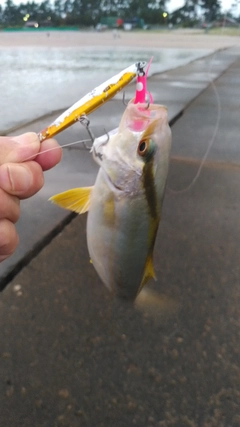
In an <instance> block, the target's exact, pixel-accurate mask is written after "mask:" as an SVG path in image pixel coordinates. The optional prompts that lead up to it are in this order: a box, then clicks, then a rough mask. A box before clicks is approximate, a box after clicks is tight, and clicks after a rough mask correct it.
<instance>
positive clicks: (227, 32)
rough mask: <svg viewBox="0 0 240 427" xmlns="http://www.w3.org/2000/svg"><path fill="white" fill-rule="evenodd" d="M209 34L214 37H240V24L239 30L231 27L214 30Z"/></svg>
mask: <svg viewBox="0 0 240 427" xmlns="http://www.w3.org/2000/svg"><path fill="white" fill-rule="evenodd" d="M208 34H212V35H214V36H235V37H237V36H240V24H239V27H238V28H231V27H221V28H212V29H211V30H209V31H208Z"/></svg>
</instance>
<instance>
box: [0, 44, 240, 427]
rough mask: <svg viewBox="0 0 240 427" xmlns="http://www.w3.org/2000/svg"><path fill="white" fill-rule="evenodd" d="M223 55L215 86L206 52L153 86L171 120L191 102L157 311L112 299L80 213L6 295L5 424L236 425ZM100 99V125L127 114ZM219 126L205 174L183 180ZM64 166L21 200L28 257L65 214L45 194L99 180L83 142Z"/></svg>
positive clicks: (235, 296) (238, 251)
mask: <svg viewBox="0 0 240 427" xmlns="http://www.w3.org/2000/svg"><path fill="white" fill-rule="evenodd" d="M218 55H220V56H219V57H218V56H217V57H215V58H214V61H213V62H211V72H212V73H214V72H215V73H216V74H217V73H219V78H218V79H217V80H216V81H215V84H214V87H213V86H212V85H210V86H209V87H208V88H207V89H206V90H204V91H202V90H203V89H204V88H205V87H206V85H207V81H206V78H205V79H204V76H205V77H206V74H205V73H206V69H207V67H209V61H211V59H210V58H206V59H205V61H206V63H205V67H204V64H202V68H201V67H200V65H201V64H199V63H197V62H198V61H197V62H196V63H193V64H191V66H189V67H188V68H185V69H183V68H182V69H181V70H174V71H172V72H169V73H167V75H165V76H163V75H159V76H155V77H154V78H152V79H151V83H150V84H149V86H150V89H151V90H152V91H153V93H154V96H155V100H156V101H158V100H159V99H161V101H162V102H165V103H166V104H167V105H169V106H170V117H171V118H172V119H173V118H174V117H176V116H178V115H179V113H183V115H182V116H181V117H180V118H179V119H178V120H177V121H176V122H175V124H174V125H173V127H172V131H173V150H172V160H171V167H170V173H169V180H168V189H167V192H166V197H165V203H164V209H163V218H162V222H161V226H160V231H159V234H158V238H157V242H156V251H155V264H156V273H157V277H158V280H157V282H156V283H153V284H151V285H150V288H152V289H155V290H156V291H157V292H158V293H159V298H160V302H161V304H160V306H158V310H154V309H153V308H152V309H151V310H150V311H149V310H146V311H142V310H140V309H138V308H134V307H132V306H128V305H125V304H124V303H123V302H122V301H120V300H116V299H113V298H112V297H111V295H110V294H109V293H108V292H107V290H106V289H105V287H104V286H103V285H102V284H101V282H100V280H99V279H98V277H97V275H96V273H95V271H94V269H93V268H92V266H91V264H90V263H89V257H88V253H87V248H86V236H85V221H86V218H85V217H84V216H79V217H76V218H74V219H73V221H72V222H71V223H70V224H69V225H67V226H66V227H65V229H64V230H63V231H62V233H60V234H58V235H57V236H56V237H55V238H54V239H53V240H52V241H51V243H50V244H49V245H48V246H46V247H45V248H44V249H43V250H42V251H41V253H39V255H38V256H37V257H36V258H35V259H33V260H32V261H31V262H30V263H29V265H27V266H26V267H25V268H24V269H23V270H22V271H21V272H20V273H19V274H17V275H16V277H15V278H14V280H13V281H12V282H11V283H10V284H8V286H7V287H6V289H5V290H4V292H3V293H2V294H1V299H0V316H1V318H0V322H1V332H0V340H1V352H0V356H1V364H0V377H1V379H2V381H1V383H0V395H1V400H0V419H1V424H2V425H4V426H7V427H8V426H11V427H20V426H23V427H28V426H29V427H30V426H31V427H32V426H34V427H52V426H59V427H61V426H64V427H75V426H76V427H79V426H81V427H82V426H83V427H84V426H87V427H113V426H114V427H130V426H137V427H146V426H147V427H150V426H156V427H165V426H166V427H168V426H176V427H186V426H196V427H199V426H201V427H214V426H216V427H238V426H239V425H240V409H239V408H240V392H239V390H240V369H239V368H240V367H239V360H240V345H239V342H240V340H239V305H240V290H239V289H240V288H239V260H240V237H239V236H240V222H239V210H240V197H239V196H240V185H239V182H240V162H239V156H240V148H239V147H240V146H239V112H240V72H239V71H240V54H239V52H236V51H235V52H234V51H223V52H222V53H220V54H218ZM221 55H223V56H221ZM219 58H222V59H221V60H220V59H219ZM202 61H203V60H202ZM215 61H218V63H215V64H214V62H215ZM224 64H225V66H224ZM194 70H195V71H194ZM200 70H201V71H200ZM222 72H223V74H222ZM194 74H195V79H194V80H192V76H193V75H194ZM197 75H198V78H197ZM191 82H192V84H191ZM200 83H201V85H202V86H201V87H200ZM188 85H189V86H191V87H189V86H188ZM196 86H198V87H196ZM152 88H153V89H152ZM193 98H196V99H195V100H194V101H192V100H193ZM174 99H175V100H177V102H174ZM219 99H220V101H221V102H220V104H219V102H218V100H219ZM190 102H191V104H190V105H189V106H188V104H189V103H190ZM176 104H177V105H178V106H179V108H178V109H177V108H176ZM105 108H106V110H104V112H102V113H101V114H102V116H101V114H100V115H99V116H97V115H96V116H94V117H93V126H94V127H95V131H96V133H99V134H100V133H102V124H103V120H102V118H103V117H104V114H106V111H109V112H110V111H114V110H115V111H116V117H115V118H116V121H117V120H118V119H119V116H120V115H121V113H122V111H121V110H122V106H121V105H120V102H119V101H113V102H112V103H109V104H108V106H106V107H105ZM108 108H109V109H108ZM219 108H220V109H219ZM110 117H112V116H109V122H108V125H109V127H110V128H111V127H114V125H115V124H114V120H111V122H110ZM41 125H42V123H41ZM216 125H217V126H216ZM36 126H39V123H37V124H36ZM41 127H42V126H40V128H41ZM38 129H39V128H38ZM69 132H70V133H68V134H66V133H65V135H62V136H61V138H60V140H61V142H63V143H64V142H66V140H67V139H69V140H71V141H72V140H75V139H76V138H78V132H79V127H74V128H73V129H72V130H71V131H69ZM213 134H215V140H214V142H213V146H212V148H211V151H210V153H209V156H208V159H207V161H206V163H205V165H204V167H203V169H202V172H201V174H200V177H199V178H198V180H197V181H196V183H195V185H194V186H193V187H192V188H190V189H189V190H188V191H182V190H184V189H186V188H187V187H188V186H189V184H190V183H191V182H192V180H193V178H194V176H195V174H196V172H197V169H198V167H199V164H200V160H201V158H202V156H203V154H204V152H205V150H206V148H207V146H208V143H209V141H211V139H212V136H213ZM77 156H79V159H78V157H77ZM80 159H83V160H80ZM77 170H79V171H81V172H79V171H78V172H77V174H76V171H77ZM56 171H58V173H56V174H55V172H52V173H49V175H48V176H47V185H46V189H44V190H43V192H42V193H41V194H40V195H39V196H38V198H36V199H35V201H29V202H27V203H26V207H25V208H24V209H25V210H24V215H26V217H25V220H23V222H22V223H20V226H19V229H20V232H21V233H23V234H22V237H24V236H28V239H32V241H31V243H29V244H28V245H27V242H26V241H25V243H24V245H25V247H24V248H23V247H22V249H20V251H22V255H23V256H26V254H27V253H29V252H31V250H32V248H33V247H34V245H36V244H37V239H43V237H44V236H46V234H47V233H49V232H50V231H51V230H52V228H54V227H56V226H57V225H58V224H59V223H60V222H61V221H62V220H63V219H64V218H66V217H65V216H64V215H63V214H62V213H60V212H62V211H60V212H59V210H58V209H57V208H56V207H53V206H52V205H50V207H47V206H49V205H48V204H47V202H45V199H47V197H48V196H49V195H50V194H52V193H54V192H55V191H59V189H60V187H64V188H62V189H65V188H69V185H85V184H86V183H87V182H89V183H91V181H92V180H94V176H95V174H96V168H95V166H94V164H93V162H92V160H91V159H90V157H89V155H88V154H87V153H85V152H84V151H82V150H81V151H80V149H78V150H76V149H74V150H69V151H67V152H66V158H65V159H64V161H63V164H62V165H60V166H59V167H58V169H57V168H56ZM76 179H77V182H76ZM31 200H32V199H31ZM39 206H40V209H39ZM46 209H48V210H46ZM50 209H51V210H52V211H51V212H52V213H51V214H50ZM24 221H25V222H24ZM26 224H27V225H28V227H29V229H28V230H26ZM33 224H34V227H33ZM36 224H38V226H36ZM42 230H43V231H42ZM24 233H27V234H24ZM35 234H37V236H38V237H37V238H36V239H34V238H33V235H34V237H36V236H35ZM25 238H26V237H25ZM27 246H28V247H27ZM17 261H18V258H15V262H17ZM10 267H11V268H12V267H14V264H12V266H11V264H8V268H9V269H10ZM9 271H10V270H8V271H7V272H8V273H9ZM5 273H6V271H5ZM2 277H4V274H3V276H2Z"/></svg>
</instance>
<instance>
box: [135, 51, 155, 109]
mask: <svg viewBox="0 0 240 427" xmlns="http://www.w3.org/2000/svg"><path fill="white" fill-rule="evenodd" d="M152 59H153V58H151V59H150V61H149V63H148V66H147V69H146V72H145V71H144V66H145V63H142V62H139V63H138V73H137V85H136V96H135V100H134V104H144V102H147V98H149V102H150V103H152V102H153V98H152V95H151V94H150V93H149V92H148V91H147V76H148V71H149V68H150V65H151V63H152Z"/></svg>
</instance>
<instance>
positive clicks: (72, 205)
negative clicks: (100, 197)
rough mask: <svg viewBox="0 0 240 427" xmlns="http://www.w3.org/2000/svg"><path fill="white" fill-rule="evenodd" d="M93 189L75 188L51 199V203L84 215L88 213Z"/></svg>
mask: <svg viewBox="0 0 240 427" xmlns="http://www.w3.org/2000/svg"><path fill="white" fill-rule="evenodd" d="M92 189H93V187H83V188H73V189H72V190H67V191H64V192H63V193H59V194H56V195H55V196H52V197H50V199H49V200H51V202H53V203H56V204H57V205H59V206H61V207H62V208H65V209H69V210H70V211H74V212H77V213H79V214H83V213H85V212H87V211H88V209H89V205H90V194H91V191H92Z"/></svg>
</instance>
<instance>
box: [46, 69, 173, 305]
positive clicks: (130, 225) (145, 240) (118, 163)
mask: <svg viewBox="0 0 240 427" xmlns="http://www.w3.org/2000/svg"><path fill="white" fill-rule="evenodd" d="M149 65H150V64H149ZM144 66H146V63H138V64H136V68H137V71H136V74H137V85H136V96H135V98H134V99H133V100H132V101H130V102H129V103H128V105H127V107H126V110H125V112H124V114H123V116H122V119H121V121H120V125H119V128H118V129H117V130H116V131H115V132H114V133H113V134H111V133H110V136H109V138H108V140H106V137H105V138H103V137H100V138H96V139H95V140H94V142H93V146H92V150H91V151H92V154H93V158H94V159H95V161H96V162H97V164H98V165H99V172H98V175H97V178H96V182H95V184H94V186H92V187H86V188H74V189H71V190H68V191H65V192H63V193H60V194H57V195H55V196H53V197H51V199H50V200H51V201H53V202H54V203H57V204H58V205H60V206H61V207H64V208H66V209H70V210H72V211H75V212H77V213H79V214H82V213H84V212H88V217H87V245H88V250H89V255H90V258H91V262H92V264H93V266H94V267H95V269H96V271H97V273H98V275H99V276H100V278H101V280H102V281H103V282H104V284H105V285H106V286H107V288H108V289H109V290H111V291H113V292H114V293H115V294H117V295H119V296H121V297H123V298H126V299H129V300H132V301H133V300H135V298H136V297H137V295H138V294H139V292H140V291H141V289H142V288H143V286H144V285H145V283H146V282H147V281H148V279H150V278H155V272H154V267H153V250H154V244H155V239H156V235H157V230H158V226H159V222H160V217H161V206H162V202H163V196H164V189H165V185H166V179H167V174H168V164H169V156H170V147H171V130H170V128H169V125H168V115H167V108H166V107H165V106H162V105H157V104H154V103H153V102H152V97H151V95H150V94H148V93H147V89H146V79H147V72H148V68H149V66H148V68H147V71H146V73H145V72H144ZM147 94H148V101H147ZM84 112H85V111H84Z"/></svg>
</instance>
